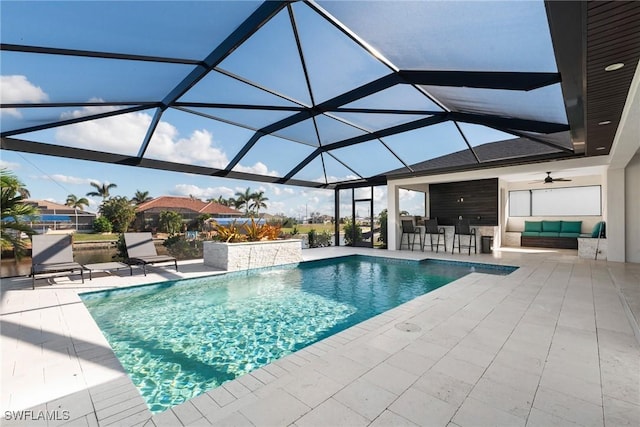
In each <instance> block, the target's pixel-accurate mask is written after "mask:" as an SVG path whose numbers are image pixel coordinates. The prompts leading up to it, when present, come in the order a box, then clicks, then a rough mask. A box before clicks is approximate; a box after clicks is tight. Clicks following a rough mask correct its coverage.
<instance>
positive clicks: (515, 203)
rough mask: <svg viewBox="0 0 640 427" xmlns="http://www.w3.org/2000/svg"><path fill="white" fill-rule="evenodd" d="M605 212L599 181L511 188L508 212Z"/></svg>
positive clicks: (530, 213) (577, 213) (579, 214)
mask: <svg viewBox="0 0 640 427" xmlns="http://www.w3.org/2000/svg"><path fill="white" fill-rule="evenodd" d="M597 215H602V197H601V188H600V186H599V185H591V186H585V187H563V188H544V189H539V190H522V191H509V216H597Z"/></svg>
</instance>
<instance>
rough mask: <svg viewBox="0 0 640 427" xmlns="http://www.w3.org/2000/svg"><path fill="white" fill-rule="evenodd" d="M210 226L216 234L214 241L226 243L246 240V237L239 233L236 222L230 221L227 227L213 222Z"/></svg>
mask: <svg viewBox="0 0 640 427" xmlns="http://www.w3.org/2000/svg"><path fill="white" fill-rule="evenodd" d="M212 225H213V230H214V231H215V233H216V234H215V236H214V240H218V241H221V242H227V243H237V242H245V241H246V240H247V236H245V235H244V234H242V233H241V232H240V228H239V227H238V225H237V224H236V221H232V222H231V223H229V225H221V224H218V223H217V222H215V221H214V223H213V224H212Z"/></svg>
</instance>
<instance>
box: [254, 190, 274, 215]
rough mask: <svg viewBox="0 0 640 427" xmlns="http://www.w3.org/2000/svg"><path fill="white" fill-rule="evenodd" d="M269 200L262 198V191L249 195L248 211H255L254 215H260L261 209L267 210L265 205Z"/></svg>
mask: <svg viewBox="0 0 640 427" xmlns="http://www.w3.org/2000/svg"><path fill="white" fill-rule="evenodd" d="M267 200H269V198H268V197H264V191H258V192H256V193H253V194H252V195H251V201H250V203H249V209H251V210H255V211H256V214H257V215H259V214H260V209H261V208H265V209H266V208H267V204H266V203H265V202H266V201H267Z"/></svg>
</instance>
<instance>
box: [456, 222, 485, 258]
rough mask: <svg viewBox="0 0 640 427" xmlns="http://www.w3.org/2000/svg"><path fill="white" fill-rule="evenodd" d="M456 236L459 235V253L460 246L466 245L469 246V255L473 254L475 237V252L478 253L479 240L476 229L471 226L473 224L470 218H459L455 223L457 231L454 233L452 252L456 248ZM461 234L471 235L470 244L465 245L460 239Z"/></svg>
mask: <svg viewBox="0 0 640 427" xmlns="http://www.w3.org/2000/svg"><path fill="white" fill-rule="evenodd" d="M456 236H458V253H460V248H461V247H465V248H469V255H471V240H472V239H473V253H476V254H477V253H478V242H477V240H476V229H475V228H471V224H470V222H469V220H468V219H459V220H458V221H457V222H456V224H455V231H454V234H453V247H452V248H451V253H453V252H454V251H455V249H456ZM461 236H469V244H468V245H463V244H462V241H461V240H460V237H461Z"/></svg>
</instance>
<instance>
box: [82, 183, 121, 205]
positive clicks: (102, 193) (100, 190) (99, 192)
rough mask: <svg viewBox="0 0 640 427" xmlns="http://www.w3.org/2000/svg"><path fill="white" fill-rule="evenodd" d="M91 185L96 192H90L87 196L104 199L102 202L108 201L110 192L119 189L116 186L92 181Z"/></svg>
mask: <svg viewBox="0 0 640 427" xmlns="http://www.w3.org/2000/svg"><path fill="white" fill-rule="evenodd" d="M89 184H91V186H92V187H94V188H95V189H96V191H90V192H88V193H87V196H89V197H102V201H105V200H107V198H108V197H109V190H111V189H112V188H116V187H117V185H116V184H109V183H107V182H105V183H104V184H101V183H99V182H97V181H91V182H90V183H89Z"/></svg>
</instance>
